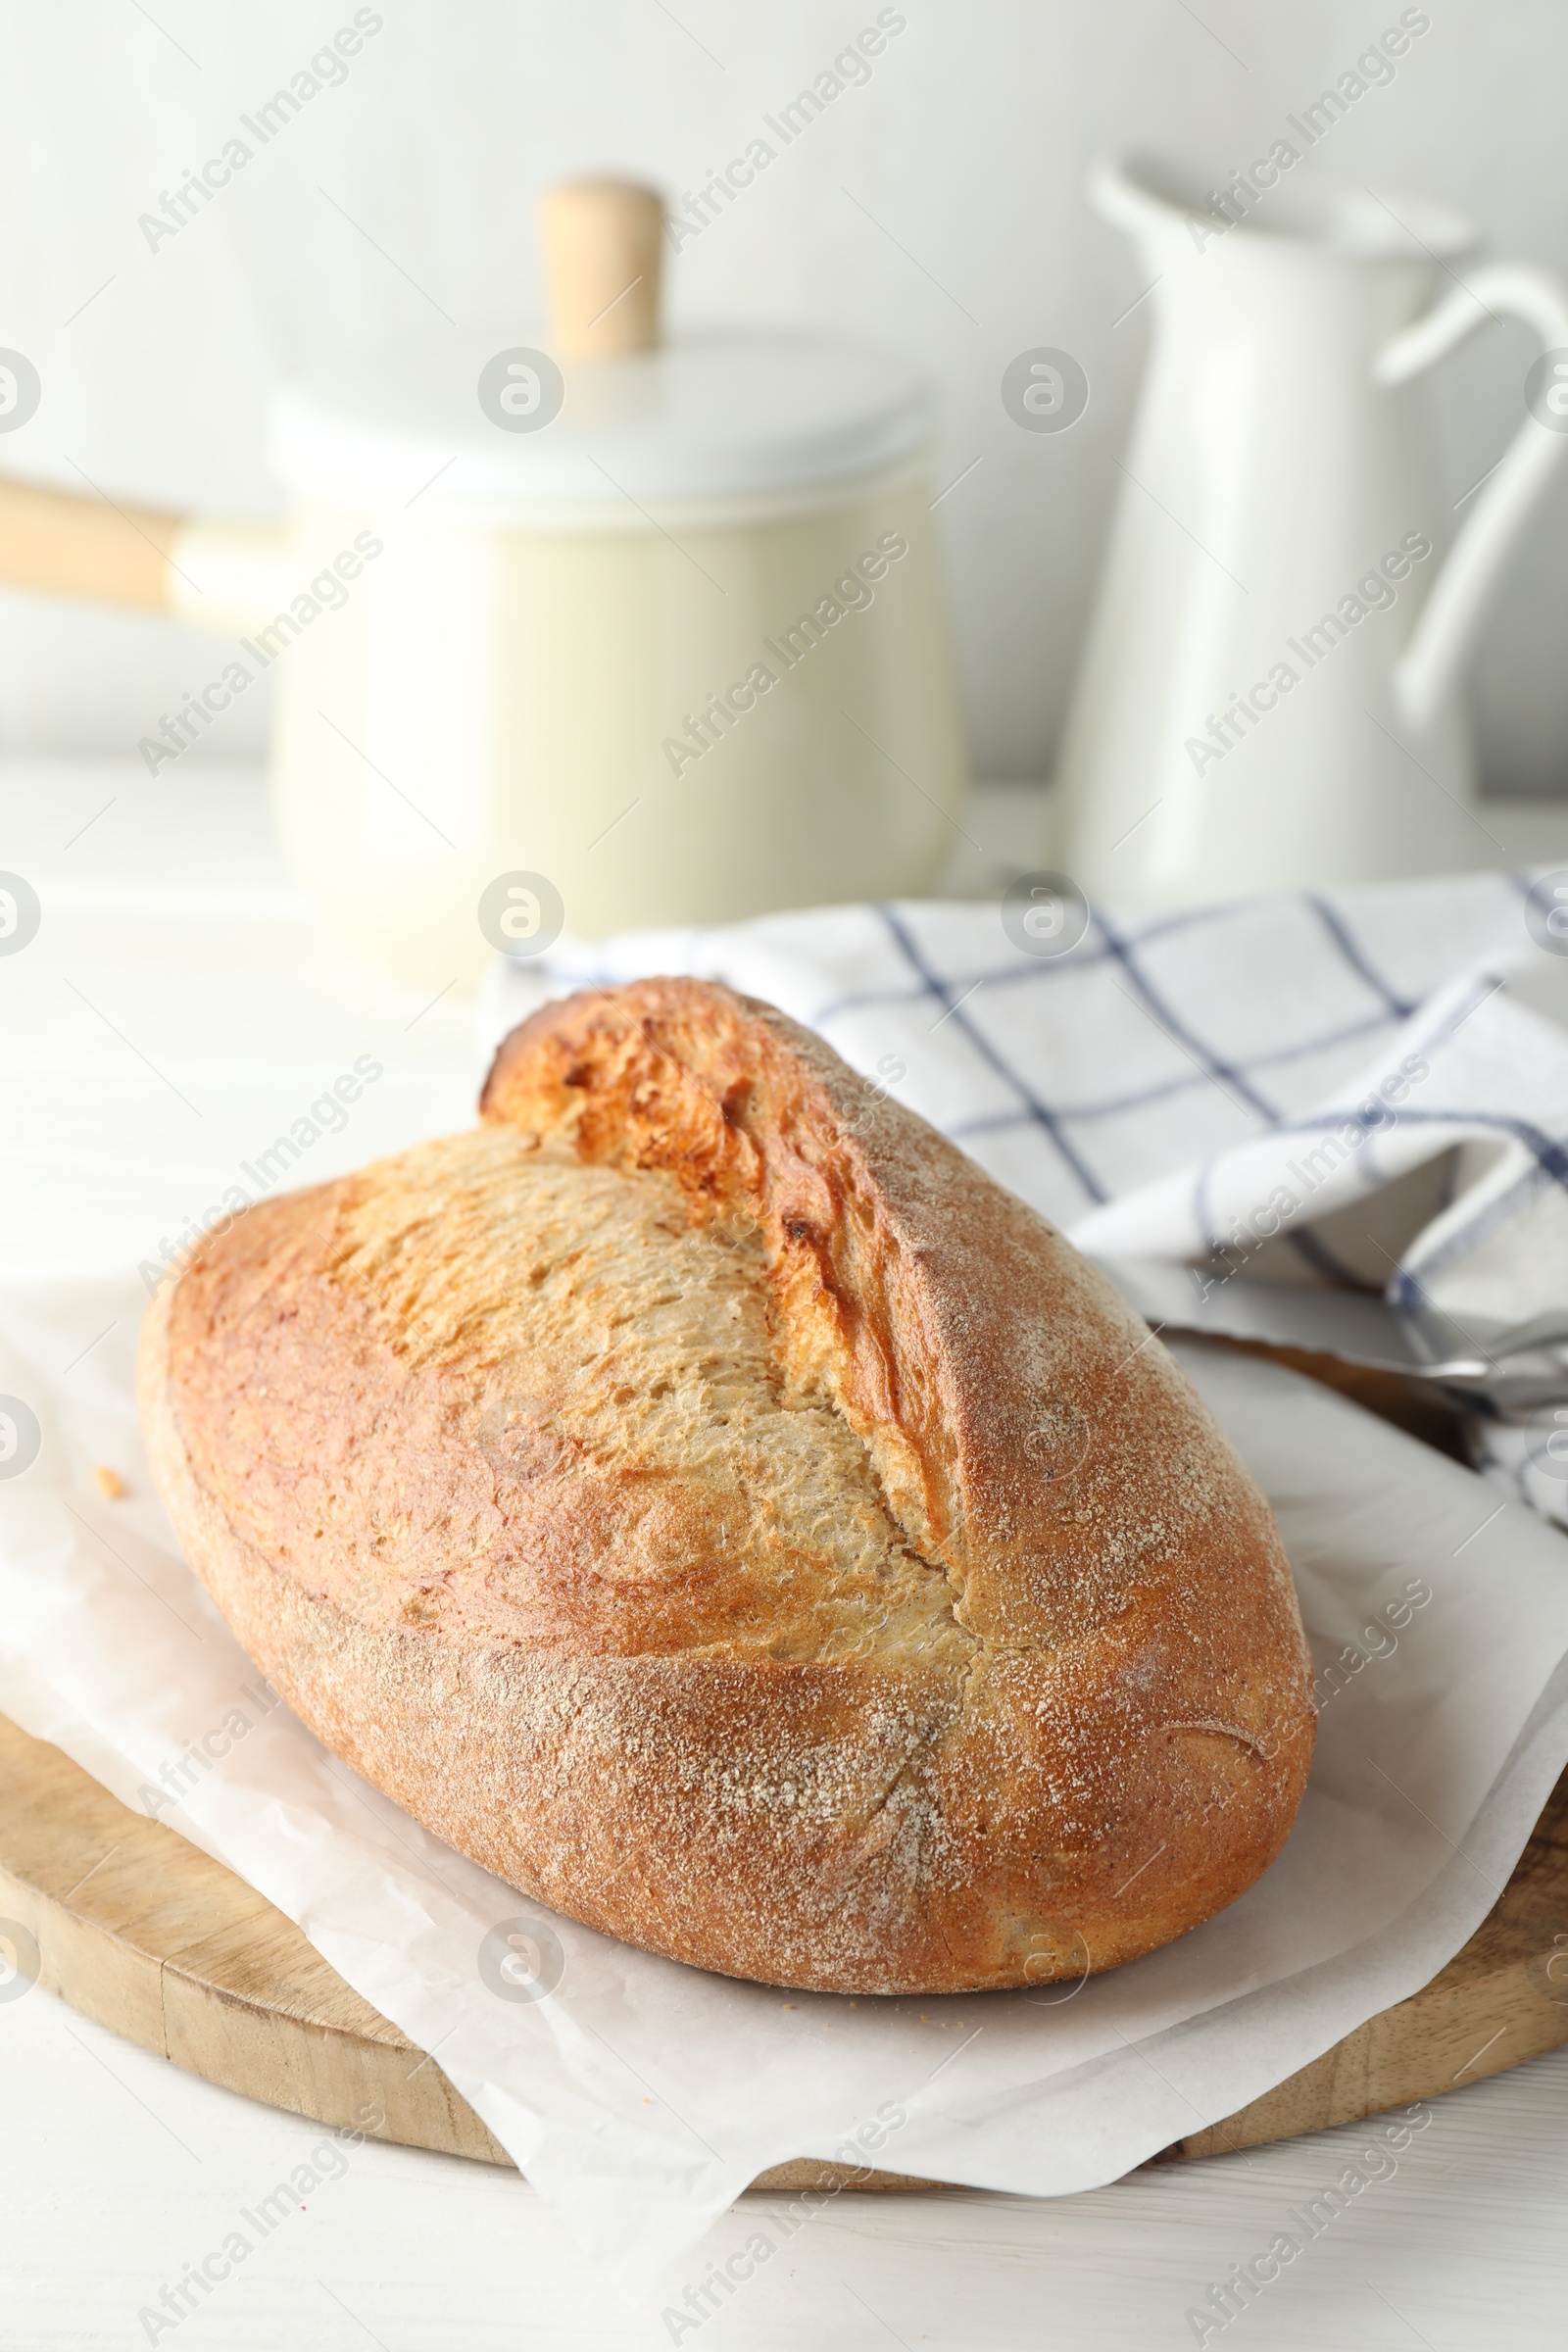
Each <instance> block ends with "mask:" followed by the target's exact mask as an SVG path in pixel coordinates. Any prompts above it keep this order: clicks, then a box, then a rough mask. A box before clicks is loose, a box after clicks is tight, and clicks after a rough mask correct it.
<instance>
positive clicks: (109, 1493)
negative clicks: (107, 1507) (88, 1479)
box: [92, 1462, 125, 1502]
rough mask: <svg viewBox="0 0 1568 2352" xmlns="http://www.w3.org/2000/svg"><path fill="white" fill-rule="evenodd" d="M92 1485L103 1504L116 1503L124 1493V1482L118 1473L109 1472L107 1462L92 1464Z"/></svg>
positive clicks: (115, 1471)
mask: <svg viewBox="0 0 1568 2352" xmlns="http://www.w3.org/2000/svg"><path fill="white" fill-rule="evenodd" d="M92 1483H93V1485H94V1486H95V1487H96V1488H97V1490H98V1492H99V1494H100V1495H102V1496H103V1498H104V1500H105V1502H118V1501H119V1500H120V1497H121V1496H122V1495H123V1493H124V1492H125V1482H124V1480H123V1478H122V1477H121V1475H120V1472H119V1471H118V1470H111V1469H110V1467H109V1464H108V1463H107V1462H94V1464H93V1469H92Z"/></svg>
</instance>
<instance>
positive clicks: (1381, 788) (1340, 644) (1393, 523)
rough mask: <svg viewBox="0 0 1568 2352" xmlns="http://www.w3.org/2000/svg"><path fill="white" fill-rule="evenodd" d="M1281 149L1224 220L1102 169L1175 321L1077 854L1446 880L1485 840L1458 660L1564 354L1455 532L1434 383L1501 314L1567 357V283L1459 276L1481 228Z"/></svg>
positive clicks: (1081, 740) (1540, 453)
mask: <svg viewBox="0 0 1568 2352" xmlns="http://www.w3.org/2000/svg"><path fill="white" fill-rule="evenodd" d="M1273 169H1274V170H1275V172H1276V180H1277V183H1278V184H1275V185H1273V186H1271V187H1268V188H1264V187H1262V186H1261V185H1259V186H1257V187H1254V188H1252V190H1251V201H1250V203H1249V204H1248V205H1247V206H1246V207H1245V208H1244V205H1243V203H1242V201H1241V199H1240V196H1239V195H1237V196H1235V197H1233V199H1232V207H1231V209H1232V211H1233V213H1234V214H1235V216H1236V217H1235V219H1234V220H1233V221H1231V222H1230V223H1229V224H1227V222H1226V221H1225V220H1224V219H1223V218H1221V217H1218V216H1216V214H1215V213H1214V212H1213V211H1212V210H1211V209H1210V207H1209V204H1208V202H1207V200H1206V199H1205V198H1203V197H1201V196H1200V195H1199V194H1198V192H1197V191H1196V190H1195V189H1193V188H1189V187H1187V186H1184V185H1183V183H1182V181H1181V180H1180V178H1179V177H1178V176H1177V175H1175V174H1174V173H1172V172H1169V171H1167V170H1165V169H1164V168H1163V167H1161V166H1160V165H1158V164H1155V163H1153V162H1151V161H1149V160H1147V159H1138V160H1135V161H1132V162H1129V163H1127V164H1124V165H1122V166H1120V167H1117V168H1105V169H1103V170H1102V171H1101V172H1098V173H1097V174H1096V177H1095V180H1094V182H1093V183H1092V193H1093V194H1094V197H1095V199H1096V202H1097V203H1098V205H1099V207H1100V209H1101V210H1102V211H1103V213H1104V214H1105V215H1106V216H1107V217H1108V218H1109V219H1110V220H1112V221H1116V222H1117V223H1118V224H1119V225H1120V226H1122V227H1123V228H1125V229H1127V230H1128V232H1129V233H1130V234H1131V235H1132V236H1133V237H1134V238H1135V239H1136V241H1137V243H1138V246H1139V249H1140V253H1141V256H1142V260H1143V263H1144V267H1145V270H1146V271H1147V275H1148V278H1149V280H1150V281H1151V282H1152V294H1151V296H1150V302H1151V306H1152V310H1153V312H1154V340H1153V353H1152V359H1151V362H1150V367H1149V372H1148V376H1147V379H1146V382H1145V385H1144V391H1143V397H1142V403H1141V406H1140V410H1139V415H1138V419H1137V424H1136V428H1135V431H1134V435H1133V440H1132V445H1131V447H1130V449H1129V450H1128V451H1127V454H1126V459H1125V463H1124V465H1123V467H1122V471H1123V476H1124V478H1123V480H1122V483H1121V490H1120V501H1119V506H1118V511H1117V515H1116V520H1115V526H1114V531H1113V535H1112V541H1111V546H1110V551H1109V555H1108V559H1107V564H1106V569H1105V573H1104V577H1103V582H1102V586H1101V590H1100V596H1099V602H1098V607H1097V611H1096V614H1095V619H1094V622H1093V626H1092V629H1091V633H1090V639H1089V644H1088V648H1087V651H1086V655H1085V659H1084V663H1083V667H1082V669H1081V671H1080V675H1079V682H1078V687H1077V692H1076V696H1075V700H1074V706H1073V710H1072V712H1071V716H1070V720H1069V724H1068V728H1067V732H1066V737H1065V741H1064V745H1063V754H1062V759H1061V761H1060V765H1059V769H1058V774H1059V778H1060V782H1061V785H1062V803H1063V815H1064V832H1063V841H1062V856H1063V859H1064V862H1065V863H1066V866H1067V868H1068V870H1069V871H1070V872H1071V874H1072V875H1073V877H1074V879H1075V880H1076V881H1077V882H1078V883H1079V884H1080V886H1081V887H1082V888H1083V889H1084V890H1086V891H1087V892H1089V893H1090V894H1091V895H1095V896H1103V897H1104V898H1106V899H1109V900H1112V901H1115V900H1121V901H1122V902H1123V903H1129V904H1134V905H1139V904H1142V905H1155V906H1158V905H1166V906H1170V905H1183V904H1191V903H1194V902H1196V901H1201V900H1202V899H1206V898H1223V897H1228V896H1232V895H1236V894H1239V893H1244V892H1248V891H1250V890H1258V889H1269V888H1273V887H1277V886H1289V885H1293V884H1316V883H1332V882H1347V881H1355V880H1361V879H1372V878H1376V877H1379V876H1386V875H1394V874H1399V873H1415V872H1423V871H1425V872H1435V871H1441V870H1443V869H1444V868H1446V867H1451V866H1456V865H1463V864H1473V863H1475V862H1476V852H1477V847H1478V845H1479V846H1480V847H1481V848H1482V849H1484V848H1485V842H1484V839H1483V838H1482V836H1481V835H1480V834H1479V833H1478V831H1477V829H1476V822H1475V818H1474V816H1473V814H1472V813H1471V812H1470V804H1471V799H1472V793H1473V785H1474V778H1473V767H1472V758H1471V748H1470V740H1469V732H1468V728H1467V724H1466V718H1465V711H1464V706H1463V699H1462V695H1461V692H1460V688H1461V683H1462V675H1463V671H1464V668H1465V663H1466V659H1467V657H1468V655H1469V653H1470V651H1471V649H1472V647H1473V645H1474V643H1475V638H1476V634H1477V630H1478V628H1479V625H1480V623H1481V621H1482V619H1483V617H1484V615H1485V613H1486V610H1487V607H1488V604H1489V601H1490V599H1491V596H1492V593H1493V589H1494V587H1495V583H1496V580H1497V577H1498V573H1499V570H1500V568H1501V565H1502V564H1503V563H1504V561H1505V559H1506V556H1507V554H1508V551H1509V548H1510V546H1511V544H1512V542H1513V539H1514V537H1515V534H1516V533H1517V531H1518V529H1519V527H1520V525H1521V523H1522V522H1523V521H1524V520H1525V518H1526V516H1527V515H1529V514H1530V512H1531V510H1532V508H1533V507H1534V505H1535V504H1536V502H1537V500H1538V499H1539V497H1540V495H1541V492H1542V490H1543V488H1544V484H1545V481H1546V478H1547V476H1548V474H1549V473H1550V472H1551V471H1552V470H1553V469H1554V467H1555V466H1557V465H1559V464H1560V463H1561V461H1562V459H1563V458H1564V457H1565V456H1568V416H1565V417H1562V418H1561V419H1560V423H1559V420H1558V418H1557V416H1556V407H1561V406H1562V403H1561V401H1560V399H1559V400H1558V401H1557V403H1556V407H1554V406H1553V403H1552V401H1551V399H1550V397H1549V383H1550V380H1551V379H1550V378H1549V373H1548V375H1547V386H1548V390H1546V391H1541V390H1537V389H1536V387H1535V384H1534V383H1532V385H1531V390H1532V392H1533V393H1534V398H1533V399H1532V400H1531V402H1530V404H1529V405H1526V402H1525V400H1524V399H1523V397H1522V399H1521V407H1522V408H1524V411H1525V413H1524V418H1523V422H1522V423H1521V424H1520V426H1519V428H1518V431H1517V433H1516V434H1515V437H1514V440H1513V442H1512V444H1511V446H1510V447H1509V449H1508V451H1507V453H1506V455H1505V456H1504V458H1503V459H1502V461H1501V463H1500V464H1499V465H1498V466H1497V467H1496V468H1495V471H1494V472H1493V473H1492V475H1491V476H1490V478H1489V479H1487V480H1485V482H1484V484H1483V485H1482V486H1481V487H1480V488H1479V489H1477V490H1476V491H1475V493H1474V495H1473V496H1472V497H1470V498H1469V499H1468V500H1465V501H1461V503H1460V507H1459V516H1460V520H1459V527H1458V530H1457V534H1456V535H1454V534H1453V533H1452V531H1451V527H1450V526H1451V523H1452V519H1453V518H1452V516H1451V515H1450V513H1449V506H1448V502H1447V500H1446V499H1445V498H1444V496H1443V494H1442V493H1441V491H1440V490H1439V488H1438V486H1437V481H1436V468H1435V466H1434V463H1433V455H1432V451H1431V447H1430V436H1429V431H1428V425H1427V419H1426V416H1425V413H1424V402H1423V394H1422V388H1421V387H1420V386H1419V385H1418V384H1417V382H1416V381H1415V379H1416V378H1417V377H1418V376H1419V375H1420V373H1421V372H1422V370H1423V369H1424V368H1428V367H1429V366H1430V365H1431V364H1432V363H1433V362H1434V361H1436V360H1438V359H1441V358H1442V357H1443V355H1444V354H1445V353H1446V352H1448V351H1451V350H1453V349H1454V348H1455V346H1456V345H1458V344H1459V343H1461V342H1463V341H1464V340H1465V338H1466V337H1467V336H1468V335H1470V334H1471V333H1473V332H1474V330H1475V329H1476V328H1477V327H1480V326H1484V325H1487V324H1488V323H1490V322H1491V321H1492V320H1493V319H1500V318H1513V319H1524V320H1525V321H1526V322H1527V323H1528V324H1529V325H1530V326H1532V327H1533V328H1534V329H1535V330H1536V332H1537V333H1538V334H1539V335H1540V336H1541V338H1542V341H1543V343H1544V346H1545V348H1546V350H1547V352H1548V353H1551V354H1552V355H1553V360H1555V359H1565V360H1568V290H1565V289H1564V287H1563V286H1562V285H1561V284H1560V283H1559V282H1558V280H1557V279H1556V278H1554V277H1552V276H1551V275H1549V273H1547V272H1546V271H1545V270H1539V269H1536V268H1533V267H1530V266H1527V265H1525V264H1521V263H1503V264H1494V265H1491V266H1489V267H1487V268H1484V269H1479V270H1473V271H1471V272H1469V273H1467V274H1466V275H1465V276H1464V278H1463V279H1462V280H1461V279H1460V278H1459V277H1458V276H1457V275H1456V274H1455V270H1456V268H1457V266H1458V265H1459V263H1460V261H1461V259H1462V257H1463V256H1464V255H1465V253H1466V252H1467V251H1468V250H1469V249H1470V248H1471V247H1472V246H1473V244H1474V242H1475V238H1474V232H1473V231H1472V230H1471V228H1470V227H1469V225H1468V224H1467V223H1466V222H1465V221H1462V220H1460V219H1458V218H1457V217H1456V216H1454V215H1452V214H1450V213H1448V212H1447V211H1446V210H1445V209H1442V208H1440V207H1438V206H1435V205H1432V204H1428V203H1425V202H1420V201H1417V200H1415V199H1411V198H1406V197H1400V196H1395V195H1388V196H1379V195H1377V194H1376V193H1374V192H1372V191H1369V190H1366V189H1349V188H1343V189H1334V188H1329V187H1323V188H1320V189H1313V188H1309V187H1308V186H1307V185H1305V184H1295V185H1293V184H1292V183H1291V182H1290V181H1288V180H1281V178H1280V173H1279V167H1278V165H1277V164H1276V165H1275V166H1274V167H1273ZM1249 185H1250V183H1249ZM1550 364H1551V363H1544V364H1543V363H1538V367H1537V369H1536V376H1537V377H1541V376H1542V375H1543V373H1544V371H1545V370H1549V367H1550ZM1450 537H1451V538H1452V544H1451V546H1449V545H1448V544H1447V542H1448V541H1449V539H1450Z"/></svg>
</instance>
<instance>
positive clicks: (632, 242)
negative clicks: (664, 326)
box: [539, 179, 664, 360]
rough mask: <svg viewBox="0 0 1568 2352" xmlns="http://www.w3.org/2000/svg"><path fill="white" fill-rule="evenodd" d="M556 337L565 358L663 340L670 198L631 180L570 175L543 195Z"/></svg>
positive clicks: (604, 354) (648, 346)
mask: <svg viewBox="0 0 1568 2352" xmlns="http://www.w3.org/2000/svg"><path fill="white" fill-rule="evenodd" d="M539 228H540V235H541V238H542V240H543V244H544V254H545V275H546V277H547V279H548V281H549V287H550V329H551V340H552V341H553V343H554V344H555V347H556V349H557V351H558V352H560V353H561V355H562V356H563V358H565V359H574V360H597V359H610V358H612V357H613V356H614V355H615V354H616V353H619V352H628V351H651V350H653V348H654V347H655V345H656V344H657V343H658V341H659V281H660V272H661V270H662V265H663V258H664V201H663V198H662V196H661V195H660V194H659V192H658V190H657V189H655V188H645V187H639V186H638V185H637V183H636V182H635V181H634V180H629V179H567V180H562V181H560V182H559V183H558V184H557V185H556V186H555V187H553V188H548V189H547V190H546V191H545V194H544V196H543V197H542V199H541V200H540V206H539Z"/></svg>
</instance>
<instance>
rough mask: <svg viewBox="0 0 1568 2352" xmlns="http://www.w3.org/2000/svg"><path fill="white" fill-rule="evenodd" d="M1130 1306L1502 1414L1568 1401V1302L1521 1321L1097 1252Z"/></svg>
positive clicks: (1157, 1325)
mask: <svg viewBox="0 0 1568 2352" xmlns="http://www.w3.org/2000/svg"><path fill="white" fill-rule="evenodd" d="M1096 1262H1097V1264H1099V1265H1100V1266H1101V1268H1102V1270H1103V1272H1104V1273H1106V1274H1108V1275H1109V1277H1110V1279H1111V1281H1112V1282H1113V1283H1114V1284H1115V1285H1116V1288H1117V1289H1118V1290H1119V1291H1120V1293H1121V1295H1122V1297H1123V1298H1124V1299H1126V1300H1127V1303H1128V1304H1129V1306H1132V1307H1134V1308H1136V1309H1137V1311H1138V1313H1139V1314H1141V1315H1142V1316H1143V1317H1144V1319H1145V1321H1146V1322H1148V1323H1150V1324H1152V1326H1153V1328H1154V1329H1155V1330H1156V1331H1177V1332H1191V1333H1193V1334H1195V1335H1197V1336H1198V1337H1200V1338H1204V1339H1226V1340H1253V1341H1262V1342H1265V1343H1266V1344H1268V1345H1269V1346H1271V1347H1276V1348H1301V1349H1302V1350H1304V1351H1305V1352H1307V1353H1309V1354H1313V1355H1330V1356H1335V1357H1337V1358H1338V1359H1339V1360H1340V1361H1341V1362H1342V1363H1347V1364H1360V1365H1364V1366H1366V1367H1367V1368H1368V1369H1369V1370H1372V1371H1378V1372H1395V1373H1398V1374H1400V1375H1401V1376H1402V1377H1404V1378H1406V1379H1410V1380H1420V1381H1429V1382H1432V1383H1434V1384H1436V1385H1437V1386H1439V1387H1441V1388H1445V1389H1448V1390H1451V1391H1453V1392H1455V1393H1456V1394H1457V1395H1460V1396H1463V1397H1473V1398H1474V1399H1475V1400H1476V1401H1477V1402H1478V1403H1485V1404H1486V1405H1488V1406H1490V1407H1491V1408H1492V1409H1493V1410H1494V1411H1495V1412H1497V1413H1500V1414H1501V1415H1503V1416H1504V1417H1505V1418H1520V1419H1523V1418H1526V1417H1528V1416H1529V1415H1531V1414H1533V1413H1536V1412H1539V1411H1540V1410H1541V1409H1542V1407H1543V1406H1544V1405H1550V1404H1557V1403H1568V1307H1561V1308H1556V1309H1553V1310H1550V1311H1548V1312H1547V1313H1544V1314H1541V1315H1536V1316H1533V1317H1531V1318H1530V1320H1528V1321H1527V1322H1522V1323H1500V1322H1496V1321H1494V1320H1484V1319H1482V1318H1481V1317H1478V1316H1468V1317H1467V1318H1466V1319H1465V1321H1464V1322H1463V1323H1459V1322H1456V1321H1455V1320H1454V1318H1453V1317H1452V1316H1450V1315H1446V1314H1442V1313H1440V1312H1439V1310H1438V1309H1437V1308H1436V1307H1431V1306H1415V1307H1408V1306H1394V1305H1391V1304H1390V1302H1389V1301H1388V1300H1387V1299H1375V1298H1371V1297H1369V1296H1367V1295H1366V1294H1365V1293H1362V1292H1358V1291H1332V1290H1312V1289H1308V1288H1305V1287H1298V1286H1296V1285H1294V1284H1289V1283H1276V1282H1258V1281H1256V1280H1255V1279H1253V1278H1251V1277H1250V1276H1248V1275H1246V1274H1235V1273H1232V1274H1227V1273H1224V1272H1221V1271H1219V1270H1216V1269H1215V1268H1213V1267H1207V1266H1186V1265H1179V1264H1177V1263H1175V1262H1174V1261H1172V1260H1170V1259H1166V1258H1100V1259H1097V1261H1096Z"/></svg>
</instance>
